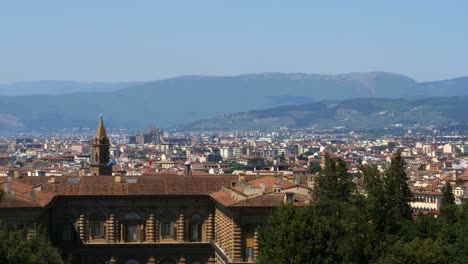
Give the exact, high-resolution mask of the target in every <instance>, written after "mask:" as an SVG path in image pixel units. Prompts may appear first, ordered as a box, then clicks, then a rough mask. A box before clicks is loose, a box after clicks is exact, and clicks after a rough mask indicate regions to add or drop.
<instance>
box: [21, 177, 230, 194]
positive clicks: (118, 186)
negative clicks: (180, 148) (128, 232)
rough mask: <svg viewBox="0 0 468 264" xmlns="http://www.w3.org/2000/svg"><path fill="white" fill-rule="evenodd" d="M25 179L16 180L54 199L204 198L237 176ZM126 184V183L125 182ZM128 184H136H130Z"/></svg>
mask: <svg viewBox="0 0 468 264" xmlns="http://www.w3.org/2000/svg"><path fill="white" fill-rule="evenodd" d="M50 179H51V178H50V177H24V178H21V179H18V180H20V181H22V182H24V183H26V184H28V185H37V184H42V190H43V191H45V192H49V193H53V194H57V195H207V194H210V193H214V192H216V191H219V190H220V189H221V187H222V186H224V185H226V186H227V185H229V184H230V183H231V181H235V180H236V179H237V177H236V176H232V175H228V176H196V177H192V176H179V175H158V176H134V177H130V176H128V177H121V179H122V181H123V182H121V183H119V182H115V177H112V176H87V177H68V176H62V177H55V183H52V182H48V181H49V180H50ZM125 181H129V182H125ZM130 181H136V182H134V183H131V182H130Z"/></svg>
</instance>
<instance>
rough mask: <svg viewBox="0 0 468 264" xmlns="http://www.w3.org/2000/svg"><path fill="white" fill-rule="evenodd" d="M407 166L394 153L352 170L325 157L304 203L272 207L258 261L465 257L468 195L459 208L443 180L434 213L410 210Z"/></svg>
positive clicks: (467, 250)
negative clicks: (383, 161) (385, 161)
mask: <svg viewBox="0 0 468 264" xmlns="http://www.w3.org/2000/svg"><path fill="white" fill-rule="evenodd" d="M405 166H406V164H405V162H404V160H403V158H402V157H401V153H400V152H396V153H395V154H394V155H393V158H392V161H391V163H390V165H389V166H388V167H386V168H385V170H384V171H380V170H379V169H378V168H377V167H376V166H372V165H362V166H360V167H359V168H360V171H361V173H360V174H359V175H358V176H356V177H353V176H351V175H350V174H349V173H348V172H347V170H346V164H345V162H344V161H343V160H342V159H340V158H329V159H328V160H327V161H326V164H325V167H324V168H323V170H322V171H321V172H320V175H319V177H318V178H317V180H316V185H315V188H314V190H313V191H312V193H311V195H312V202H311V203H310V205H309V206H305V207H294V206H292V205H290V204H288V205H281V206H279V207H277V208H276V209H275V210H274V212H273V214H272V215H271V216H270V218H269V220H268V222H267V223H266V225H265V226H264V227H263V228H262V230H261V232H260V239H259V258H258V263H467V262H468V201H466V202H465V201H463V202H462V205H461V206H458V207H457V206H456V205H455V203H454V197H453V194H452V189H451V186H450V185H449V184H447V185H446V186H445V187H444V188H443V193H444V198H443V202H442V208H441V212H440V213H439V217H435V216H434V215H433V214H418V215H415V214H414V213H413V211H412V209H411V207H410V201H411V199H412V193H411V191H410V188H409V186H408V178H407V175H406V172H405ZM357 183H359V188H358V184H357Z"/></svg>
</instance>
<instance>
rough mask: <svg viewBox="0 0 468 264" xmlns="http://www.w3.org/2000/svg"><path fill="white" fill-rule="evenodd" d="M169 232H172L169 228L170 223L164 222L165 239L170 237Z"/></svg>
mask: <svg viewBox="0 0 468 264" xmlns="http://www.w3.org/2000/svg"><path fill="white" fill-rule="evenodd" d="M171 231H172V228H171V222H164V223H163V232H162V234H163V236H165V237H169V236H171V235H172V234H171Z"/></svg>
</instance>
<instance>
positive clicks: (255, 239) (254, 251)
mask: <svg viewBox="0 0 468 264" xmlns="http://www.w3.org/2000/svg"><path fill="white" fill-rule="evenodd" d="M258 235H259V233H258V227H257V228H255V232H254V248H253V258H254V259H257V257H258Z"/></svg>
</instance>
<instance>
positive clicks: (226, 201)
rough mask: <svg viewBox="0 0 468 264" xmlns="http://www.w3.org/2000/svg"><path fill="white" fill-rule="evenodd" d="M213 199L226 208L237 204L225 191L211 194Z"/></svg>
mask: <svg viewBox="0 0 468 264" xmlns="http://www.w3.org/2000/svg"><path fill="white" fill-rule="evenodd" d="M211 197H212V198H213V199H215V200H216V201H218V202H220V203H221V204H223V205H224V206H229V205H231V204H235V203H236V202H237V200H236V199H234V198H232V197H231V195H230V194H228V193H225V192H223V191H219V192H215V193H212V194H211Z"/></svg>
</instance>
